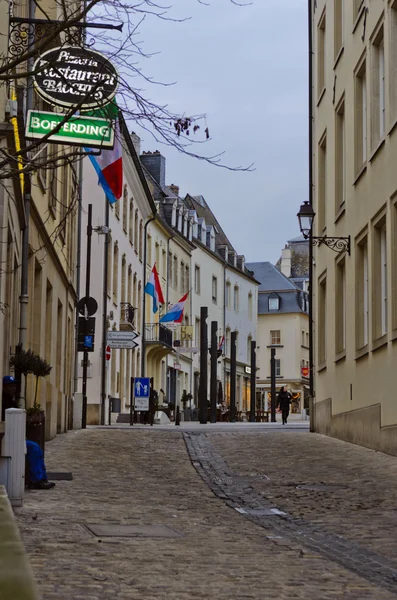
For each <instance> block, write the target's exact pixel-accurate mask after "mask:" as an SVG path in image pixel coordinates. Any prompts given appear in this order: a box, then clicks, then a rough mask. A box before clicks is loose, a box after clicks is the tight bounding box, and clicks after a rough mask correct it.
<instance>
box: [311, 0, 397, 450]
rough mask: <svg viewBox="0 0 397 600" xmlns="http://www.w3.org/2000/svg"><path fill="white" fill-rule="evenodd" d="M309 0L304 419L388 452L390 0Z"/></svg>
mask: <svg viewBox="0 0 397 600" xmlns="http://www.w3.org/2000/svg"><path fill="white" fill-rule="evenodd" d="M314 4H316V7H315V9H314V6H313V7H312V11H313V49H314V61H313V90H312V93H313V105H314V130H313V139H312V141H313V172H314V175H315V178H314V209H315V212H316V218H315V226H314V235H316V236H321V235H327V236H349V235H350V236H351V252H350V255H349V253H348V252H343V253H339V254H336V253H334V252H332V251H331V250H330V249H328V248H326V247H325V246H321V247H320V248H316V249H315V255H314V256H315V268H314V284H313V292H314V320H315V324H314V326H315V399H314V402H313V407H312V415H311V417H312V428H313V429H314V430H315V431H318V432H321V433H326V434H329V435H333V436H335V437H340V438H342V439H345V440H348V441H351V442H355V443H359V444H362V445H364V446H368V447H371V448H375V449H378V450H382V451H387V452H390V453H392V454H397V405H396V401H395V389H396V384H397V380H396V374H395V373H396V370H395V361H396V357H397V350H396V345H395V343H396V339H397V287H396V280H397V278H396V275H397V252H396V248H397V245H396V241H397V170H396V161H397V133H396V123H397V70H396V64H397V2H395V1H391V0H372V1H371V2H367V1H364V2H361V1H359V0H352V1H344V2H343V0H334V1H330V0H327V1H325V0H320V1H318V2H317V3H314Z"/></svg>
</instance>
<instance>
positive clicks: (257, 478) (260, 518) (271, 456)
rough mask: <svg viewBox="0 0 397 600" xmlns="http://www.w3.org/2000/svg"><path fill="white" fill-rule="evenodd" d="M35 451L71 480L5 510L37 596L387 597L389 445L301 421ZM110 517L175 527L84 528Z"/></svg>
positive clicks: (78, 442)
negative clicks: (369, 444) (111, 532)
mask: <svg viewBox="0 0 397 600" xmlns="http://www.w3.org/2000/svg"><path fill="white" fill-rule="evenodd" d="M46 462H47V468H48V470H49V471H58V472H60V471H65V472H70V471H72V472H73V480H72V481H58V482H57V485H56V487H55V488H54V489H53V490H50V491H39V490H37V491H36V490H35V491H28V492H27V494H26V498H25V504H24V507H23V508H22V509H18V510H17V518H18V523H19V526H20V529H21V532H22V536H23V540H24V543H25V546H26V549H27V552H28V555H29V558H30V561H31V565H32V567H33V570H34V573H35V576H36V579H37V581H38V584H39V588H40V590H41V593H42V596H43V599H44V600H59V599H63V600H66V599H67V600H69V599H70V600H80V599H81V600H82V599H84V600H111V599H113V598H114V599H120V600H129V599H138V598H139V599H142V598H144V599H145V600H146V599H148V600H150V599H168V598H170V599H171V598H172V599H176V600H187V599H190V598H200V599H212V598H219V599H221V600H226V599H228V600H229V599H230V598H236V599H240V598H241V599H245V598H255V599H265V600H266V599H280V600H290V599H301V600H303V599H305V600H322V599H324V600H326V599H331V598H332V599H335V598H337V599H338V598H342V597H343V598H348V599H357V600H361V599H365V600H366V599H372V600H383V599H385V600H386V599H391V598H396V597H397V580H396V577H397V560H396V558H395V557H396V555H397V541H396V535H395V531H396V525H397V512H396V508H395V505H394V501H395V500H394V499H395V497H396V492H397V461H396V459H395V458H393V457H390V456H387V455H384V454H381V453H376V452H373V451H370V450H366V449H364V448H360V447H357V446H352V445H350V444H346V443H344V442H340V441H338V440H333V439H328V438H325V437H322V436H318V435H314V434H309V433H308V432H305V431H294V430H291V431H288V432H286V431H273V430H271V429H270V428H269V429H268V430H266V431H265V430H260V431H259V430H257V431H255V430H249V431H248V430H244V428H241V429H239V428H236V429H235V430H234V431H233V432H230V433H224V432H214V433H200V430H199V429H198V430H196V431H194V432H193V433H189V432H188V431H186V430H185V432H184V431H183V430H180V431H175V430H172V431H171V430H169V431H163V430H158V429H157V430H156V428H153V429H149V428H147V429H138V428H134V429H133V430H130V429H128V428H124V429H113V430H103V429H89V430H86V431H79V432H71V433H68V434H66V435H62V436H58V437H57V438H56V439H55V440H54V441H52V442H50V443H48V444H47V446H46ZM192 463H193V464H192ZM272 511H273V512H272ZM280 512H281V513H283V514H280ZM111 524H115V525H117V524H118V525H129V526H143V525H145V526H149V527H151V526H160V525H161V526H166V527H168V528H169V529H168V530H166V531H168V533H169V534H170V535H174V536H175V535H177V537H152V536H153V535H159V533H161V531H160V532H159V529H158V528H157V529H152V530H149V529H147V530H146V532H145V533H146V534H147V535H148V536H149V537H105V536H103V534H101V535H102V537H97V536H95V535H94V534H93V533H92V532H91V531H90V530H89V529H88V527H89V526H93V525H111ZM117 533H118V534H119V535H120V531H118V532H115V534H116V535H117ZM178 534H179V535H178ZM394 582H395V583H394ZM394 587H395V589H394Z"/></svg>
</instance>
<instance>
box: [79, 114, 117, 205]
mask: <svg viewBox="0 0 397 600" xmlns="http://www.w3.org/2000/svg"><path fill="white" fill-rule="evenodd" d="M86 150H87V151H89V149H86ZM89 157H90V160H91V162H92V164H93V166H94V169H95V171H96V172H97V175H98V180H99V182H98V183H100V185H101V186H102V187H103V190H104V192H105V194H106V197H107V199H108V200H109V202H110V204H114V203H115V202H117V200H118V199H119V198H121V195H122V193H123V153H122V147H121V140H120V126H119V122H118V120H117V121H116V122H115V130H114V146H113V149H112V150H102V152H101V154H100V155H99V156H97V155H93V154H89Z"/></svg>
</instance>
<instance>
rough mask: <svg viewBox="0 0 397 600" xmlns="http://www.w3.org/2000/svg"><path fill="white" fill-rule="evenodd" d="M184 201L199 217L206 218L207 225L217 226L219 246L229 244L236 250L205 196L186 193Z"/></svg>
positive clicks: (216, 238)
mask: <svg viewBox="0 0 397 600" xmlns="http://www.w3.org/2000/svg"><path fill="white" fill-rule="evenodd" d="M184 202H185V204H186V206H188V208H190V209H191V210H195V211H196V213H197V216H198V218H199V219H200V218H204V219H205V224H206V225H212V226H213V227H214V228H215V244H216V245H217V246H218V245H220V246H228V248H229V250H230V251H231V252H236V250H235V249H234V247H233V246H232V244H231V242H230V241H229V239H228V237H227V235H226V234H225V232H224V231H223V229H222V227H221V226H220V224H219V222H218V220H217V218H216V217H215V215H214V213H213V212H212V210H211V209H210V207H209V206H208V204H207V203H206V201H205V199H204V197H203V196H191V195H190V194H186V197H185V200H184Z"/></svg>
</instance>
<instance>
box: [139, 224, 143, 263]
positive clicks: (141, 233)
mask: <svg viewBox="0 0 397 600" xmlns="http://www.w3.org/2000/svg"><path fill="white" fill-rule="evenodd" d="M142 255H143V221H142V219H141V220H140V221H139V258H140V260H142Z"/></svg>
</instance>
